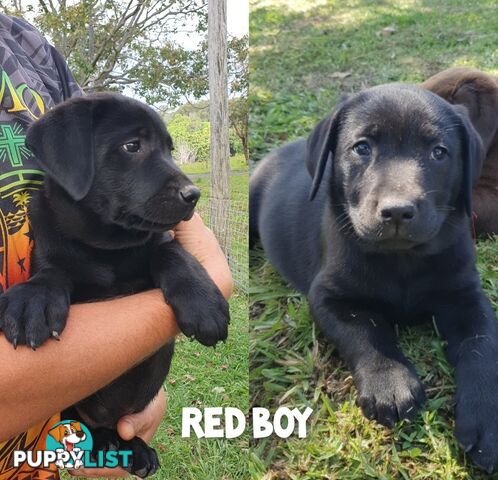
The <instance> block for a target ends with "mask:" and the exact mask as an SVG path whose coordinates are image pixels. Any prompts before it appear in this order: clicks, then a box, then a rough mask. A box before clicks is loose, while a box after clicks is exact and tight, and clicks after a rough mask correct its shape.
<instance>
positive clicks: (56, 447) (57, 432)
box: [14, 420, 132, 469]
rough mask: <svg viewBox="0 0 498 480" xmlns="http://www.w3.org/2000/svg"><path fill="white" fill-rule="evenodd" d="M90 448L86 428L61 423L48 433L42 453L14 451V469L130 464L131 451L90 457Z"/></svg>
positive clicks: (116, 451)
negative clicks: (23, 465) (25, 464)
mask: <svg viewBox="0 0 498 480" xmlns="http://www.w3.org/2000/svg"><path fill="white" fill-rule="evenodd" d="M92 449H93V438H92V434H91V433H90V430H89V429H88V428H87V427H86V425H84V424H83V423H81V422H77V421H75V420H63V421H62V422H59V423H57V424H56V425H54V426H53V427H52V428H51V429H50V430H49V432H48V435H47V439H46V441H45V450H37V451H31V450H28V451H24V450H16V451H15V452H14V467H19V466H20V465H22V464H23V463H27V464H28V465H29V466H30V467H33V468H37V467H44V468H47V467H49V466H50V465H51V464H53V463H55V465H56V466H57V467H58V468H59V469H64V468H69V469H78V468H81V467H85V468H115V467H118V466H122V467H124V468H126V467H128V465H129V464H130V462H131V456H132V452H131V450H112V451H98V452H96V453H95V456H93V455H91V453H92Z"/></svg>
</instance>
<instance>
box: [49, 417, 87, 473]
mask: <svg viewBox="0 0 498 480" xmlns="http://www.w3.org/2000/svg"><path fill="white" fill-rule="evenodd" d="M48 434H49V435H50V436H51V437H52V438H53V439H54V440H55V441H56V442H57V443H60V444H61V445H62V446H63V447H64V450H66V451H68V452H70V451H72V450H75V451H76V450H80V448H79V446H78V444H79V443H81V442H84V441H85V440H86V437H87V436H86V433H85V432H84V431H83V428H82V427H81V423H80V422H75V421H70V422H68V423H59V424H57V425H56V426H55V427H53V428H51V429H50V430H49V431H48ZM56 464H57V463H56ZM82 465H83V462H82V461H81V460H77V461H76V462H75V464H74V468H79V467H81V466H82ZM57 466H58V467H59V468H62V467H63V465H62V464H61V465H57Z"/></svg>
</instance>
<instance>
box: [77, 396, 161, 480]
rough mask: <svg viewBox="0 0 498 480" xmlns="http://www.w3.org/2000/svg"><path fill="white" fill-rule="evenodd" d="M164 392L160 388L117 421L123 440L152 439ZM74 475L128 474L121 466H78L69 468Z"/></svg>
mask: <svg viewBox="0 0 498 480" xmlns="http://www.w3.org/2000/svg"><path fill="white" fill-rule="evenodd" d="M166 404H167V400H166V392H165V391H164V390H163V389H161V390H159V393H158V394H157V395H156V396H155V397H154V399H153V400H152V401H151V402H150V403H149V404H148V405H147V406H146V407H145V409H144V410H142V411H141V412H139V413H135V414H133V415H126V416H125V417H122V418H121V419H120V420H119V422H118V426H117V429H118V434H119V436H120V437H121V438H122V439H123V440H131V439H132V438H133V437H140V438H141V439H142V440H144V441H145V442H146V443H149V442H150V441H151V440H152V437H153V436H154V434H155V433H156V430H157V428H158V427H159V424H160V423H161V420H162V418H163V416H164V412H165V411H166ZM69 473H70V474H71V475H72V476H74V477H86V478H102V477H103V478H123V477H128V476H129V475H130V474H129V473H128V472H127V471H125V470H124V469H122V468H79V469H78V470H69Z"/></svg>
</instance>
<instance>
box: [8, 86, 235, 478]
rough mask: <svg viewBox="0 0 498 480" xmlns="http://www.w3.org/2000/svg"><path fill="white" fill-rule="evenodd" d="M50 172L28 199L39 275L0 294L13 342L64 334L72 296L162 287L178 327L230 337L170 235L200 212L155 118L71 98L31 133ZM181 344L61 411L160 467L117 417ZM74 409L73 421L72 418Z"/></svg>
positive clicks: (138, 469) (209, 284)
mask: <svg viewBox="0 0 498 480" xmlns="http://www.w3.org/2000/svg"><path fill="white" fill-rule="evenodd" d="M26 144H27V145H28V147H29V148H30V149H31V151H32V152H33V153H34V155H35V156H36V158H37V159H38V160H39V163H40V165H41V166H42V168H43V169H44V171H45V173H46V179H45V185H44V187H43V189H42V190H41V191H40V192H39V194H38V195H37V196H36V197H35V198H33V199H32V201H31V204H30V219H31V222H32V227H33V231H34V237H35V247H34V250H33V256H32V276H31V278H30V279H29V281H28V282H26V283H22V284H17V285H14V286H13V287H11V288H9V289H8V290H7V291H6V292H5V293H4V294H3V295H2V296H1V297H0V327H1V329H2V330H3V332H4V334H5V337H6V338H7V340H8V341H9V342H11V343H12V344H13V345H14V346H16V345H18V344H27V345H29V346H31V347H32V348H33V349H35V348H36V347H38V346H39V345H41V344H42V343H43V342H45V341H46V340H47V339H48V338H49V337H51V336H52V337H56V338H58V337H59V335H60V333H61V332H62V330H63V329H64V326H65V323H66V317H67V314H68V309H69V305H70V303H75V302H85V301H90V300H97V299H103V298H108V297H114V296H116V295H125V294H131V293H134V292H138V291H141V290H144V289H148V288H153V287H157V288H160V289H161V290H162V291H163V293H164V297H165V299H166V301H167V302H168V303H170V304H171V306H172V308H173V309H174V312H175V315H176V319H177V322H178V325H179V327H180V329H181V330H182V332H183V333H184V334H185V335H187V336H189V337H195V338H196V339H197V340H198V341H199V342H201V343H202V344H204V345H214V344H216V343H217V342H218V341H219V340H224V339H225V338H226V337H227V324H228V320H229V313H228V304H227V302H226V300H225V299H224V298H223V295H222V294H221V292H220V291H219V289H218V288H217V286H216V285H215V284H214V283H213V281H212V280H211V279H210V277H209V276H208V274H207V272H206V271H205V270H204V269H203V267H202V266H201V265H200V264H199V263H198V262H197V261H196V260H195V259H194V257H192V256H191V255H190V254H189V253H187V252H186V251H185V250H183V249H182V248H181V247H180V245H179V244H178V243H177V242H176V241H174V240H172V238H171V236H170V235H169V234H168V233H167V231H168V230H171V229H172V228H173V227H174V226H175V225H177V224H178V223H179V222H181V221H182V220H187V219H189V218H191V216H192V215H193V211H194V207H195V205H196V202H197V200H198V199H199V195H200V192H199V190H198V189H197V188H196V187H195V186H194V185H193V184H192V183H191V182H190V180H189V179H188V178H187V177H186V176H185V175H184V174H183V173H182V172H181V171H180V170H179V169H178V168H177V167H176V166H175V165H174V163H173V160H172V157H171V150H172V140H171V137H170V135H169V134H168V132H167V131H166V128H165V126H164V123H163V121H162V120H161V118H160V117H159V115H158V114H157V113H156V112H154V111H153V110H152V109H151V108H149V107H148V106H146V105H144V104H142V103H141V102H138V101H136V100H133V99H130V98H126V97H124V96H122V95H119V94H111V93H106V94H95V95H91V96H88V97H84V98H75V99H72V100H69V101H67V102H65V103H63V104H61V105H59V106H57V107H55V108H54V109H53V110H51V111H49V112H48V113H47V114H45V115H44V116H43V117H42V118H41V119H40V120H39V121H37V122H35V123H34V124H33V125H32V126H31V127H30V129H29V130H28V133H27V137H26ZM173 347H174V342H172V343H170V344H168V345H165V346H164V347H162V348H161V349H160V350H159V351H158V352H156V353H155V354H154V355H152V356H151V357H149V358H148V359H147V360H145V361H144V362H143V363H141V364H140V365H138V366H136V367H134V368H133V369H132V370H130V371H129V372H127V373H125V374H124V375H123V376H121V377H120V378H118V379H117V380H116V381H114V382H113V383H112V384H111V385H109V386H107V387H105V388H103V389H102V390H100V391H99V392H97V393H96V394H95V395H92V396H90V397H88V398H86V399H85V400H83V401H81V402H79V403H78V404H77V405H76V406H75V407H74V409H71V410H70V411H68V412H67V414H66V416H68V415H69V416H70V418H74V419H76V420H78V419H80V420H81V421H83V422H84V423H85V424H86V425H87V426H88V427H89V428H90V429H91V431H92V436H93V440H94V451H99V450H104V451H106V450H109V449H120V450H132V451H133V460H132V464H131V466H130V467H129V471H130V472H131V473H132V474H134V475H138V476H141V477H145V476H147V475H150V474H152V473H153V472H154V471H155V470H156V469H157V468H158V465H159V463H158V459H157V455H156V453H155V452H154V450H153V449H151V448H150V447H148V446H147V445H146V444H145V443H144V442H143V441H142V440H141V439H139V438H138V437H135V438H134V439H133V440H131V441H130V442H125V441H123V440H121V439H120V438H119V437H118V435H117V432H116V424H117V421H118V419H119V418H120V417H122V416H123V415H125V414H129V413H132V412H139V411H141V410H143V409H144V407H145V406H146V405H147V404H148V403H149V402H150V401H151V400H152V399H153V397H154V396H155V395H156V394H157V392H158V391H159V389H160V388H161V386H162V384H163V382H164V379H165V377H166V375H167V373H168V370H169V366H170V363H171V358H172V355H173ZM75 416H76V418H75Z"/></svg>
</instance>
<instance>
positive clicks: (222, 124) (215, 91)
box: [208, 0, 230, 256]
mask: <svg viewBox="0 0 498 480" xmlns="http://www.w3.org/2000/svg"><path fill="white" fill-rule="evenodd" d="M208 5H209V7H208V63H209V120H210V124H211V199H210V200H211V201H210V214H209V219H210V226H211V228H212V229H213V231H214V234H215V235H216V237H217V238H218V241H219V242H220V245H221V248H222V249H223V251H224V252H225V255H227V256H228V253H229V249H230V224H229V212H230V195H229V174H230V161H229V160H230V147H229V133H228V82H227V13H226V12H227V8H226V0H209V4H208Z"/></svg>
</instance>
